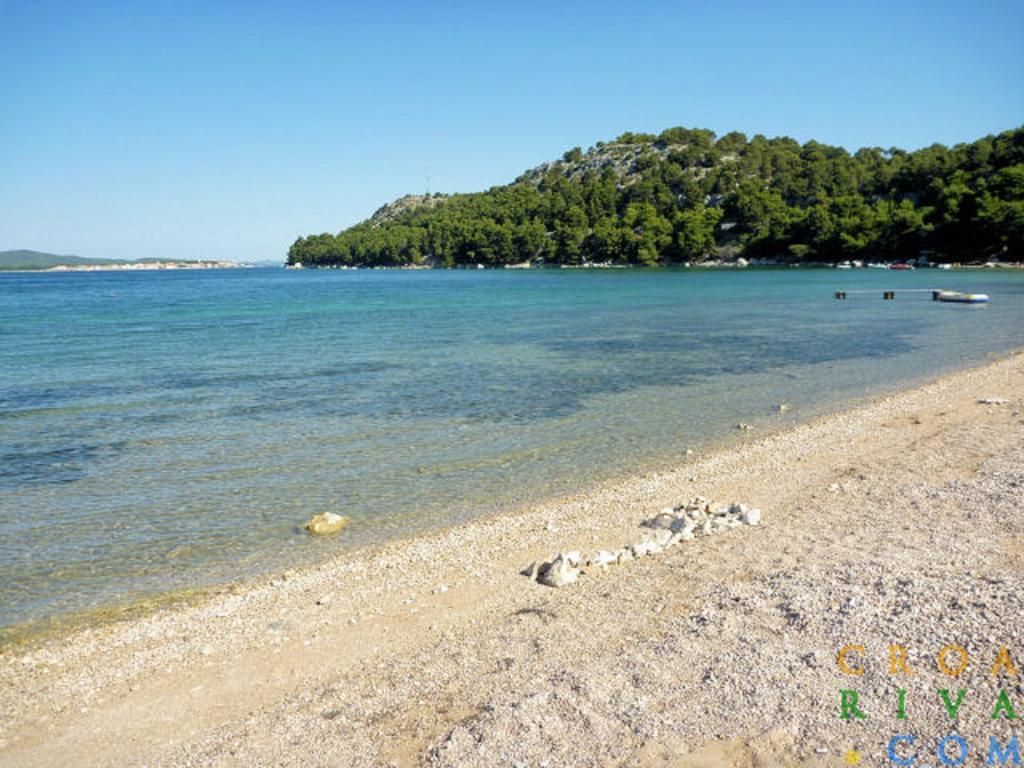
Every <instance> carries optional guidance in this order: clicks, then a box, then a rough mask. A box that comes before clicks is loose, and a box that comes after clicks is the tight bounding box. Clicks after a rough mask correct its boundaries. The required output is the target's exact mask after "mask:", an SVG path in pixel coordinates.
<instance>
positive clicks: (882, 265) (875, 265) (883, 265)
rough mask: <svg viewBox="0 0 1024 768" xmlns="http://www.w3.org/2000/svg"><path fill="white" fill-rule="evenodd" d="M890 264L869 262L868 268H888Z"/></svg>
mask: <svg viewBox="0 0 1024 768" xmlns="http://www.w3.org/2000/svg"><path fill="white" fill-rule="evenodd" d="M888 268H889V265H888V264H868V269H888Z"/></svg>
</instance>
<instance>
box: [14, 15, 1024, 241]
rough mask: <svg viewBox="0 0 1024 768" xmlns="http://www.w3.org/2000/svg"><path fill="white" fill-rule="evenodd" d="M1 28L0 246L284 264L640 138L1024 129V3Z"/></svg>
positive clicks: (59, 22) (907, 138) (892, 138)
mask: <svg viewBox="0 0 1024 768" xmlns="http://www.w3.org/2000/svg"><path fill="white" fill-rule="evenodd" d="M0 35H2V41H3V42H2V48H0V104H2V117H0V174H2V177H0V249H6V248H34V249H37V250H45V251H52V252H57V253H77V254H79V255H83V256H97V257H113V258H134V257H144V256H156V257H182V258H200V257H203V258H231V259H242V260H254V259H283V257H284V253H285V251H286V249H287V247H288V245H289V244H290V243H291V241H292V240H293V239H294V238H295V237H296V236H297V235H299V234H307V233H312V232H323V231H333V232H336V231H338V230H340V229H342V228H344V227H346V226H349V225H351V224H354V223H356V222H357V221H360V220H361V219H363V218H365V217H366V216H368V215H369V214H370V213H372V212H373V211H374V210H375V209H376V208H377V207H379V206H380V205H381V204H383V203H385V202H387V201H388V200H391V199H393V198H395V197H398V196H400V195H402V194H405V193H421V192H423V191H424V189H425V188H426V186H427V177H428V176H429V185H430V190H431V191H443V192H456V191H473V190H479V189H485V188H487V187H489V186H491V185H494V184H501V183H505V182H507V181H510V180H512V179H513V178H515V177H516V176H517V175H518V174H519V173H520V172H522V171H523V170H525V169H527V168H529V167H532V166H534V165H536V164H538V163H540V162H542V161H544V160H547V159H551V158H554V157H556V156H558V155H560V154H561V153H562V152H563V151H565V150H566V149H569V148H571V147H573V146H576V145H580V146H582V147H583V148H584V149H585V148H586V147H587V146H589V145H591V144H593V143H594V142H596V141H599V140H607V139H611V138H614V137H615V136H617V135H619V134H620V133H622V132H624V131H627V130H632V131H652V132H656V131H660V130H662V129H664V128H667V127H670V126H673V125H683V126H687V127H701V128H710V129H712V130H714V131H716V132H717V133H719V134H720V135H721V134H724V133H726V132H728V131H730V130H741V131H745V132H747V133H748V134H750V135H752V134H755V133H763V134H765V135H768V136H775V135H790V136H793V137H795V138H797V139H798V140H800V141H806V140H807V139H811V138H814V139H818V140H820V141H823V142H826V143H830V144H841V145H843V146H845V147H847V148H850V149H856V148H857V147H860V146H864V145H872V146H883V147H889V146H901V147H905V148H908V149H910V148H916V147H920V146H924V145H927V144H931V143H933V142H936V141H938V142H942V143H947V144H949V143H956V142H960V141H969V140H972V139H975V138H978V137H980V136H983V135H985V134H987V133H994V132H999V131H1001V130H1006V129H1009V128H1012V127H1016V126H1019V125H1021V124H1024V0H975V1H974V2H967V1H965V2H955V3H954V2H943V1H942V0H931V1H930V2H924V1H920V2H899V1H898V0H889V1H888V2H876V1H875V0H858V1H857V2H849V3H838V2H831V1H830V0H821V1H820V2H788V1H785V0H774V1H773V2H767V1H766V2H732V1H729V0H722V1H720V2H684V1H682V0H679V1H677V2H649V1H646V0H640V1H639V2H632V3H631V2H621V1H620V2H615V3H611V2H604V1H603V0H589V2H558V1H557V0H545V1H543V2H541V1H538V2H512V1H507V2H473V3H470V2H404V1H403V0H396V1H393V2H363V3H351V2H322V3H321V2H285V1H284V0H282V1H281V2H277V3H271V2H241V1H238V2H234V1H232V2H226V1H222V2H216V1H215V0H206V1H205V2H189V1H188V0H180V1H179V2H167V3H162V2H150V1H148V0H136V1H134V2H125V3H114V2H88V0H80V1H76V2H52V3H51V2H46V1H45V0H44V1H42V2H29V1H28V0H25V1H20V0H13V1H7V2H5V1H4V0H0Z"/></svg>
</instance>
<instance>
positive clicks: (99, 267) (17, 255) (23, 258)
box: [0, 249, 254, 272]
mask: <svg viewBox="0 0 1024 768" xmlns="http://www.w3.org/2000/svg"><path fill="white" fill-rule="evenodd" d="M252 266H254V265H252V264H245V263H240V262H235V261H227V260H224V259H155V258H144V259H134V260H132V261H125V260H122V259H102V258H90V257H85V256H74V255H59V254H55V253H44V252H43V251H31V250H26V249H22V250H14V251H0V272H111V271H114V272H118V271H139V270H162V269H238V268H245V267H252Z"/></svg>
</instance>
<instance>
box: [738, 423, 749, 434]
mask: <svg viewBox="0 0 1024 768" xmlns="http://www.w3.org/2000/svg"><path fill="white" fill-rule="evenodd" d="M736 429H739V430H742V431H743V432H746V431H747V430H748V429H750V425H749V424H747V423H746V422H745V421H741V422H740V423H739V424H737V425H736Z"/></svg>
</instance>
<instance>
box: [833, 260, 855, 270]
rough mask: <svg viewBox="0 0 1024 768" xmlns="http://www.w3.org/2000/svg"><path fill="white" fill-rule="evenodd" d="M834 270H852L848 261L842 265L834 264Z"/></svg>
mask: <svg viewBox="0 0 1024 768" xmlns="http://www.w3.org/2000/svg"><path fill="white" fill-rule="evenodd" d="M836 269H853V266H852V265H851V264H850V262H848V261H844V262H843V263H842V264H836Z"/></svg>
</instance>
